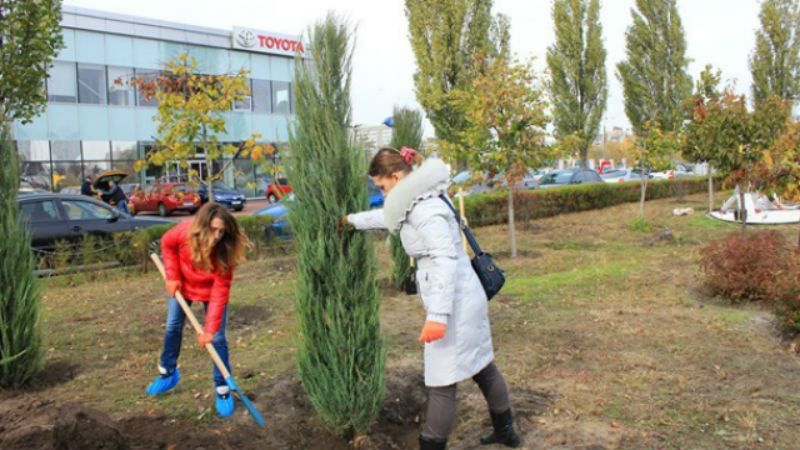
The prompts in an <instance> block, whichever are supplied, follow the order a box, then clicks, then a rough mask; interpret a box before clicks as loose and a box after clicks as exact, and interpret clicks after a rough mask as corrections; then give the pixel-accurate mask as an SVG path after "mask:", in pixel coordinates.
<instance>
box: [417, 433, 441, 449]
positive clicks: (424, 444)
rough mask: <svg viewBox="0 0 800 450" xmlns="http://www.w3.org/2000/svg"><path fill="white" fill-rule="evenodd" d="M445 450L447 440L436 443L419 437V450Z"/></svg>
mask: <svg viewBox="0 0 800 450" xmlns="http://www.w3.org/2000/svg"><path fill="white" fill-rule="evenodd" d="M445 448H447V440H444V441H436V440H433V439H427V438H424V437H422V436H420V437H419V450H444V449H445Z"/></svg>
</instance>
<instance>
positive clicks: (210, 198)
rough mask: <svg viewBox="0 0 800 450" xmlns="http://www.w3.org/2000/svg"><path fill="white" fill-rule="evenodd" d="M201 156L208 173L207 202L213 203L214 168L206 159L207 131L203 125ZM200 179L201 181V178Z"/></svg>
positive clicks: (207, 158)
mask: <svg viewBox="0 0 800 450" xmlns="http://www.w3.org/2000/svg"><path fill="white" fill-rule="evenodd" d="M203 156H205V159H206V170H207V171H208V176H207V177H206V180H205V183H206V189H208V202H209V203H214V167H213V166H212V165H211V160H210V159H209V157H208V129H207V128H206V126H205V124H204V125H203ZM201 175H202V174H201ZM200 179H201V180H202V178H200Z"/></svg>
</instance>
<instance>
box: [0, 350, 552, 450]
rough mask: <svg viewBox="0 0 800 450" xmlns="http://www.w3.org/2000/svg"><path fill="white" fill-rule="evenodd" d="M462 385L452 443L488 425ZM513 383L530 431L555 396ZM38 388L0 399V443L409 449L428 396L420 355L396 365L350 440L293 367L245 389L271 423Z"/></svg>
mask: <svg viewBox="0 0 800 450" xmlns="http://www.w3.org/2000/svg"><path fill="white" fill-rule="evenodd" d="M463 386H464V388H463V389H461V388H460V389H461V393H460V394H459V397H460V398H462V399H463V400H464V401H463V402H462V404H461V405H460V406H459V409H458V417H459V419H458V420H459V421H460V422H461V423H465V424H468V426H467V430H469V431H468V432H467V433H459V434H466V435H464V436H459V437H458V438H456V439H454V441H453V444H454V445H455V446H454V448H462V449H473V448H475V449H477V448H478V446H477V436H478V435H479V433H481V432H483V431H485V430H488V429H489V426H490V424H489V418H488V415H487V414H486V405H485V403H484V401H483V398H482V396H481V394H480V391H478V390H477V388H476V387H475V386H473V383H470V382H465V383H463ZM510 389H511V394H512V396H513V401H514V407H515V410H516V412H517V418H518V425H519V428H520V431H521V432H522V434H523V435H525V434H528V433H530V432H531V429H532V427H533V426H534V425H533V423H534V422H533V418H534V417H536V416H539V415H540V414H542V412H543V411H544V410H545V409H546V408H547V407H548V406H549V404H550V402H551V399H550V397H549V396H547V395H545V394H542V393H539V392H536V391H531V390H526V389H524V388H517V387H515V386H511V387H510ZM38 395H39V394H38V393H34V394H19V395H16V396H14V397H11V398H8V399H5V400H3V399H0V448H2V449H26V450H27V449H34V450H45V449H58V450H61V449H68V450H71V449H76V450H77V449H81V450H101V449H102V450H111V449H131V450H138V449H156V448H157V449H264V448H276V449H287V450H300V449H303V450H350V449H353V448H357V449H359V450H405V449H413V448H416V446H417V445H418V444H417V435H418V433H419V425H420V423H421V422H422V421H423V420H424V419H425V418H424V411H425V402H426V398H427V392H426V390H425V386H424V380H423V375H422V365H421V362H419V361H408V362H406V363H403V364H401V365H397V366H393V367H391V368H390V369H389V370H388V371H387V378H386V398H385V400H384V404H383V407H382V409H381V412H380V415H379V418H378V423H376V424H375V426H374V427H373V429H372V432H371V433H370V434H369V435H368V436H359V437H356V438H355V439H354V440H351V441H347V440H344V439H341V438H340V437H338V436H335V435H332V434H330V433H329V432H328V431H327V430H326V429H325V428H324V427H323V426H322V424H321V423H320V421H319V419H318V418H317V416H316V414H315V413H314V410H313V408H312V407H311V405H310V404H309V403H308V400H307V398H306V395H305V393H304V392H303V387H302V384H301V383H300V380H299V379H298V378H297V375H296V374H295V373H293V372H292V373H285V374H282V375H281V376H278V377H275V378H274V379H273V380H271V383H268V384H265V385H264V387H263V388H261V389H256V390H254V391H252V392H248V395H249V396H250V398H251V400H253V402H254V403H255V404H256V406H257V407H258V409H259V410H260V411H261V412H262V414H263V415H264V419H265V421H266V425H267V426H266V429H260V428H258V427H257V426H256V425H255V424H254V422H253V421H252V419H251V418H250V416H249V415H248V414H247V412H246V410H245V409H244V408H243V407H241V406H239V407H238V408H237V411H236V413H235V414H234V416H233V418H232V419H231V420H225V421H220V420H216V419H212V420H211V421H210V422H209V421H207V419H205V420H201V421H197V420H194V419H186V418H179V417H170V416H163V415H147V414H145V415H132V416H125V417H120V418H118V419H117V420H112V419H111V418H110V417H108V416H107V415H105V414H103V413H101V412H99V411H96V410H93V409H91V408H87V407H86V406H83V405H80V404H78V403H74V402H68V403H62V404H54V403H53V402H50V401H45V400H42V399H41V398H40V397H38ZM210 414H213V413H210ZM473 425H474V426H473ZM462 430H463V428H462Z"/></svg>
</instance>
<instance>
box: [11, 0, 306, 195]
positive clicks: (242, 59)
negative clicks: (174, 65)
mask: <svg viewBox="0 0 800 450" xmlns="http://www.w3.org/2000/svg"><path fill="white" fill-rule="evenodd" d="M62 10H63V16H62V19H61V26H62V31H61V33H62V36H63V38H64V48H63V49H61V50H60V51H59V53H58V55H57V56H56V58H55V61H53V64H52V66H51V67H50V68H49V69H48V74H49V78H48V79H47V82H46V90H47V108H46V110H45V112H44V113H43V114H42V115H40V116H38V117H36V118H35V119H34V120H33V121H32V122H31V123H29V124H23V123H21V122H19V121H18V122H15V123H14V137H15V139H16V145H17V150H18V152H19V156H20V159H21V163H20V166H21V167H20V176H21V178H22V181H24V182H26V183H28V184H29V185H31V186H32V187H36V188H41V189H47V190H52V191H54V192H59V191H61V190H62V189H66V188H74V187H76V186H77V187H79V186H80V184H81V180H83V178H84V177H85V176H87V175H94V176H96V175H98V174H100V173H102V172H103V171H106V170H109V169H117V170H122V171H125V172H127V173H128V177H127V179H126V180H125V182H126V183H141V184H148V183H151V182H153V181H154V180H156V179H157V178H159V177H164V176H178V177H180V176H182V175H186V173H187V171H188V170H189V169H191V170H194V171H196V172H197V173H198V174H200V175H201V176H205V174H207V173H208V172H209V167H208V165H207V163H206V160H205V157H204V155H203V154H202V152H201V150H198V153H197V154H196V155H195V158H193V159H191V160H189V161H188V166H187V167H183V166H182V165H181V164H179V163H178V162H177V161H168V162H167V163H166V164H164V165H163V166H162V167H150V168H147V169H146V170H136V168H135V161H137V160H142V159H145V158H147V156H148V155H149V153H150V152H151V151H153V140H154V137H155V136H157V134H158V132H157V126H158V123H157V122H156V121H154V120H153V116H155V115H156V112H157V110H156V107H157V106H158V100H157V99H147V98H145V97H143V96H142V95H141V92H139V91H138V90H137V89H136V88H135V87H134V86H133V85H132V84H131V83H130V82H129V81H130V80H131V78H132V77H138V78H142V79H151V78H152V77H155V76H156V75H158V74H159V73H160V71H161V70H162V69H163V66H164V63H165V62H167V61H169V60H171V59H174V58H175V57H177V56H178V55H179V54H181V53H184V52H185V53H188V54H189V55H190V56H192V57H193V58H195V59H196V60H197V63H198V70H199V71H200V72H201V73H205V74H212V75H221V74H227V73H234V72H236V71H238V70H239V69H241V68H243V69H246V70H248V71H249V72H250V78H249V79H248V80H247V83H248V87H249V88H250V92H251V94H250V95H248V96H246V97H244V99H243V100H242V101H241V102H236V103H235V104H233V105H231V111H229V112H226V113H224V114H223V116H224V117H225V120H226V124H227V133H225V134H224V135H222V136H220V141H221V142H222V143H224V144H228V143H231V144H234V145H235V144H237V143H239V142H241V141H243V140H244V139H246V138H247V137H248V136H250V134H251V133H259V134H261V143H276V144H278V145H281V144H285V143H286V142H287V141H288V128H289V125H290V124H291V123H293V122H294V120H295V114H294V107H293V101H292V100H293V98H292V75H293V70H294V56H295V52H300V53H303V52H304V51H305V50H304V48H303V47H302V42H301V39H300V37H299V36H285V35H280V34H277V33H272V32H269V31H259V30H250V29H245V28H233V30H220V29H213V28H206V27H199V26H195V25H190V24H182V23H175V22H166V21H162V20H154V19H147V18H142V17H134V16H128V15H123V14H115V13H110V12H105V11H97V10H90V9H84V8H77V7H71V6H64V7H63V8H62ZM265 22H266V24H267V25H269V21H268V20H265ZM227 161H228V158H227V157H226V158H224V159H223V160H220V161H216V162H214V163H213V164H214V166H213V167H212V168H213V169H214V171H215V172H218V171H219V170H220V168H221V167H222V164H224V163H225V162H227ZM228 168H229V170H226V171H225V173H224V174H223V181H224V182H225V183H226V184H228V185H231V186H235V187H237V188H239V189H241V190H242V191H244V192H245V193H246V194H247V195H248V196H250V197H252V196H257V195H263V191H256V190H253V189H251V188H249V187H248V185H249V184H250V183H251V182H261V183H263V182H264V181H265V180H266V179H267V178H268V174H266V173H264V172H263V170H262V168H261V166H260V165H259V164H254V163H253V162H252V161H250V160H248V159H246V158H237V159H236V160H235V161H233V164H228Z"/></svg>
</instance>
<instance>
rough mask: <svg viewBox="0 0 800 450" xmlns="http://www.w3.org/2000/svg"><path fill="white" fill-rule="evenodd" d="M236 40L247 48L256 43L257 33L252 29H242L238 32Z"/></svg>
mask: <svg viewBox="0 0 800 450" xmlns="http://www.w3.org/2000/svg"><path fill="white" fill-rule="evenodd" d="M236 42H237V43H238V44H239V45H241V46H242V47H245V48H250V47H254V46H255V45H256V35H255V34H253V32H252V31H250V30H241V31H239V33H237V34H236Z"/></svg>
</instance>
